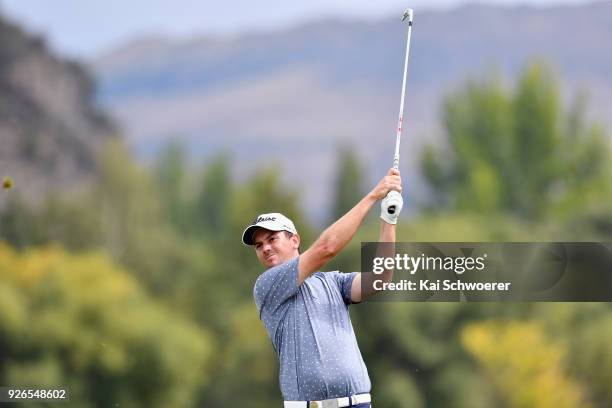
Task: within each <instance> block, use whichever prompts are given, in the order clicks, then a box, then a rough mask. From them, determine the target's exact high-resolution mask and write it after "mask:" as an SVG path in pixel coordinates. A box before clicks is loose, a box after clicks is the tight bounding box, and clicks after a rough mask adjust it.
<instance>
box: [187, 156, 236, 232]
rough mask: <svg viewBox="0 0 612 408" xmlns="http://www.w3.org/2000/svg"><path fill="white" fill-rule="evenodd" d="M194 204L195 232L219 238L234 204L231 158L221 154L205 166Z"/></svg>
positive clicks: (225, 229)
mask: <svg viewBox="0 0 612 408" xmlns="http://www.w3.org/2000/svg"><path fill="white" fill-rule="evenodd" d="M200 186H201V187H200V190H199V193H198V195H197V197H196V200H195V204H194V206H193V207H194V212H195V214H194V216H193V218H194V220H195V222H194V223H193V226H194V228H195V231H194V233H195V234H196V235H197V236H203V235H208V236H211V237H214V238H215V239H217V238H218V236H219V234H224V233H225V232H226V231H227V226H228V225H229V220H230V217H229V216H230V210H231V205H232V179H231V171H230V167H229V160H228V158H227V157H226V156H224V155H221V156H218V157H216V158H215V159H213V160H212V162H211V163H210V164H209V165H208V166H206V167H205V168H204V171H203V174H202V177H201V181H200Z"/></svg>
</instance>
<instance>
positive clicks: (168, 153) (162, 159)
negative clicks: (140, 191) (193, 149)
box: [154, 141, 189, 232]
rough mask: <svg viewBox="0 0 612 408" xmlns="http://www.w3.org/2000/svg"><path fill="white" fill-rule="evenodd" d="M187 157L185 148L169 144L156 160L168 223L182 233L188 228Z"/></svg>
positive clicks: (156, 181)
mask: <svg viewBox="0 0 612 408" xmlns="http://www.w3.org/2000/svg"><path fill="white" fill-rule="evenodd" d="M185 163H186V157H185V151H184V148H183V146H182V145H181V144H180V143H179V142H176V141H172V142H169V143H168V144H167V145H166V146H165V148H164V149H163V150H162V152H161V154H160V155H159V157H158V158H157V160H156V163H155V169H154V175H155V183H156V186H157V188H158V191H159V195H158V196H159V197H160V199H161V202H162V206H163V210H164V212H165V215H166V218H167V219H168V221H169V222H170V223H171V224H172V225H173V226H174V227H175V228H176V229H177V230H178V231H181V232H185V230H186V229H187V227H188V225H189V224H188V221H187V219H186V218H187V204H186V197H185V187H186V182H187V180H186V176H185V173H186V169H185Z"/></svg>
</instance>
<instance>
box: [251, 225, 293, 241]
mask: <svg viewBox="0 0 612 408" xmlns="http://www.w3.org/2000/svg"><path fill="white" fill-rule="evenodd" d="M259 228H261V229H265V230H268V231H286V229H285V228H278V229H277V228H274V227H264V226H262V225H249V226H248V227H247V228H246V229H245V230H244V232H243V233H242V243H243V244H245V245H255V242H253V235H254V234H255V231H256V230H257V229H259Z"/></svg>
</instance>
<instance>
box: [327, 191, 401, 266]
mask: <svg viewBox="0 0 612 408" xmlns="http://www.w3.org/2000/svg"><path fill="white" fill-rule="evenodd" d="M376 201H377V199H376V198H375V197H373V196H372V195H371V194H368V195H366V196H365V197H364V198H363V199H362V200H361V201H359V202H358V203H357V204H356V205H355V206H354V207H353V208H351V209H350V210H349V212H347V213H346V214H344V215H343V216H342V217H340V219H338V221H336V222H334V223H333V224H332V225H331V226H329V227H328V228H327V229H326V230H325V231H323V233H322V234H321V236H320V237H319V239H318V240H317V241H320V243H321V244H322V245H325V247H326V248H329V251H330V252H331V253H332V256H335V255H336V254H338V253H339V252H340V251H341V250H342V249H343V248H344V247H345V246H346V245H347V244H348V243H349V242H350V240H351V238H353V236H354V235H355V233H356V232H357V229H358V228H359V226H360V225H361V223H362V222H363V220H364V218H365V217H366V215H367V214H368V212H369V211H370V209H371V208H372V206H373V205H374V204H375V203H376ZM394 234H395V233H394Z"/></svg>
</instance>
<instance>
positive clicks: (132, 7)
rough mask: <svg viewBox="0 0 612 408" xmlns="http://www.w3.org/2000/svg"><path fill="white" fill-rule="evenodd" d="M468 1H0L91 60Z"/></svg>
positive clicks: (512, 0) (528, 0)
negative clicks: (173, 43)
mask: <svg viewBox="0 0 612 408" xmlns="http://www.w3.org/2000/svg"><path fill="white" fill-rule="evenodd" d="M466 2H467V1H466V0H411V1H406V0H402V1H400V0H376V1H371V0H292V1H282V0H255V1H254V0H221V1H218V0H127V1H126V0H85V1H83V0H0V12H1V13H2V14H4V15H8V16H9V17H10V18H12V19H13V20H16V21H17V22H19V23H20V24H21V25H23V26H25V27H26V28H27V29H28V31H31V32H34V33H38V34H43V35H44V36H45V37H46V38H47V40H48V42H49V44H50V45H51V47H52V48H53V49H54V51H56V52H58V53H60V54H63V55H66V56H74V57H80V58H93V57H95V56H96V55H99V54H101V53H103V52H104V51H108V50H110V49H112V48H113V47H116V46H118V45H120V44H122V43H125V42H126V41H129V40H130V39H133V38H136V37H140V36H146V35H154V34H163V35H171V36H173V37H178V38H182V37H184V38H187V37H189V36H195V35H230V34H237V33H244V32H249V31H253V30H277V29H282V28H286V27H290V26H293V25H297V24H299V23H301V22H304V21H308V20H314V19H317V18H323V17H345V18H365V19H369V18H380V17H384V16H390V15H393V13H396V14H398V15H400V16H401V14H402V13H403V10H404V9H405V8H407V7H412V8H413V9H414V13H415V14H414V15H415V19H417V18H418V12H419V8H421V9H432V8H449V7H455V6H457V5H460V4H463V3H466ZM480 2H481V3H489V4H506V5H512V4H515V5H516V4H527V5H533V6H547V5H551V4H577V3H585V2H587V0H480Z"/></svg>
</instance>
